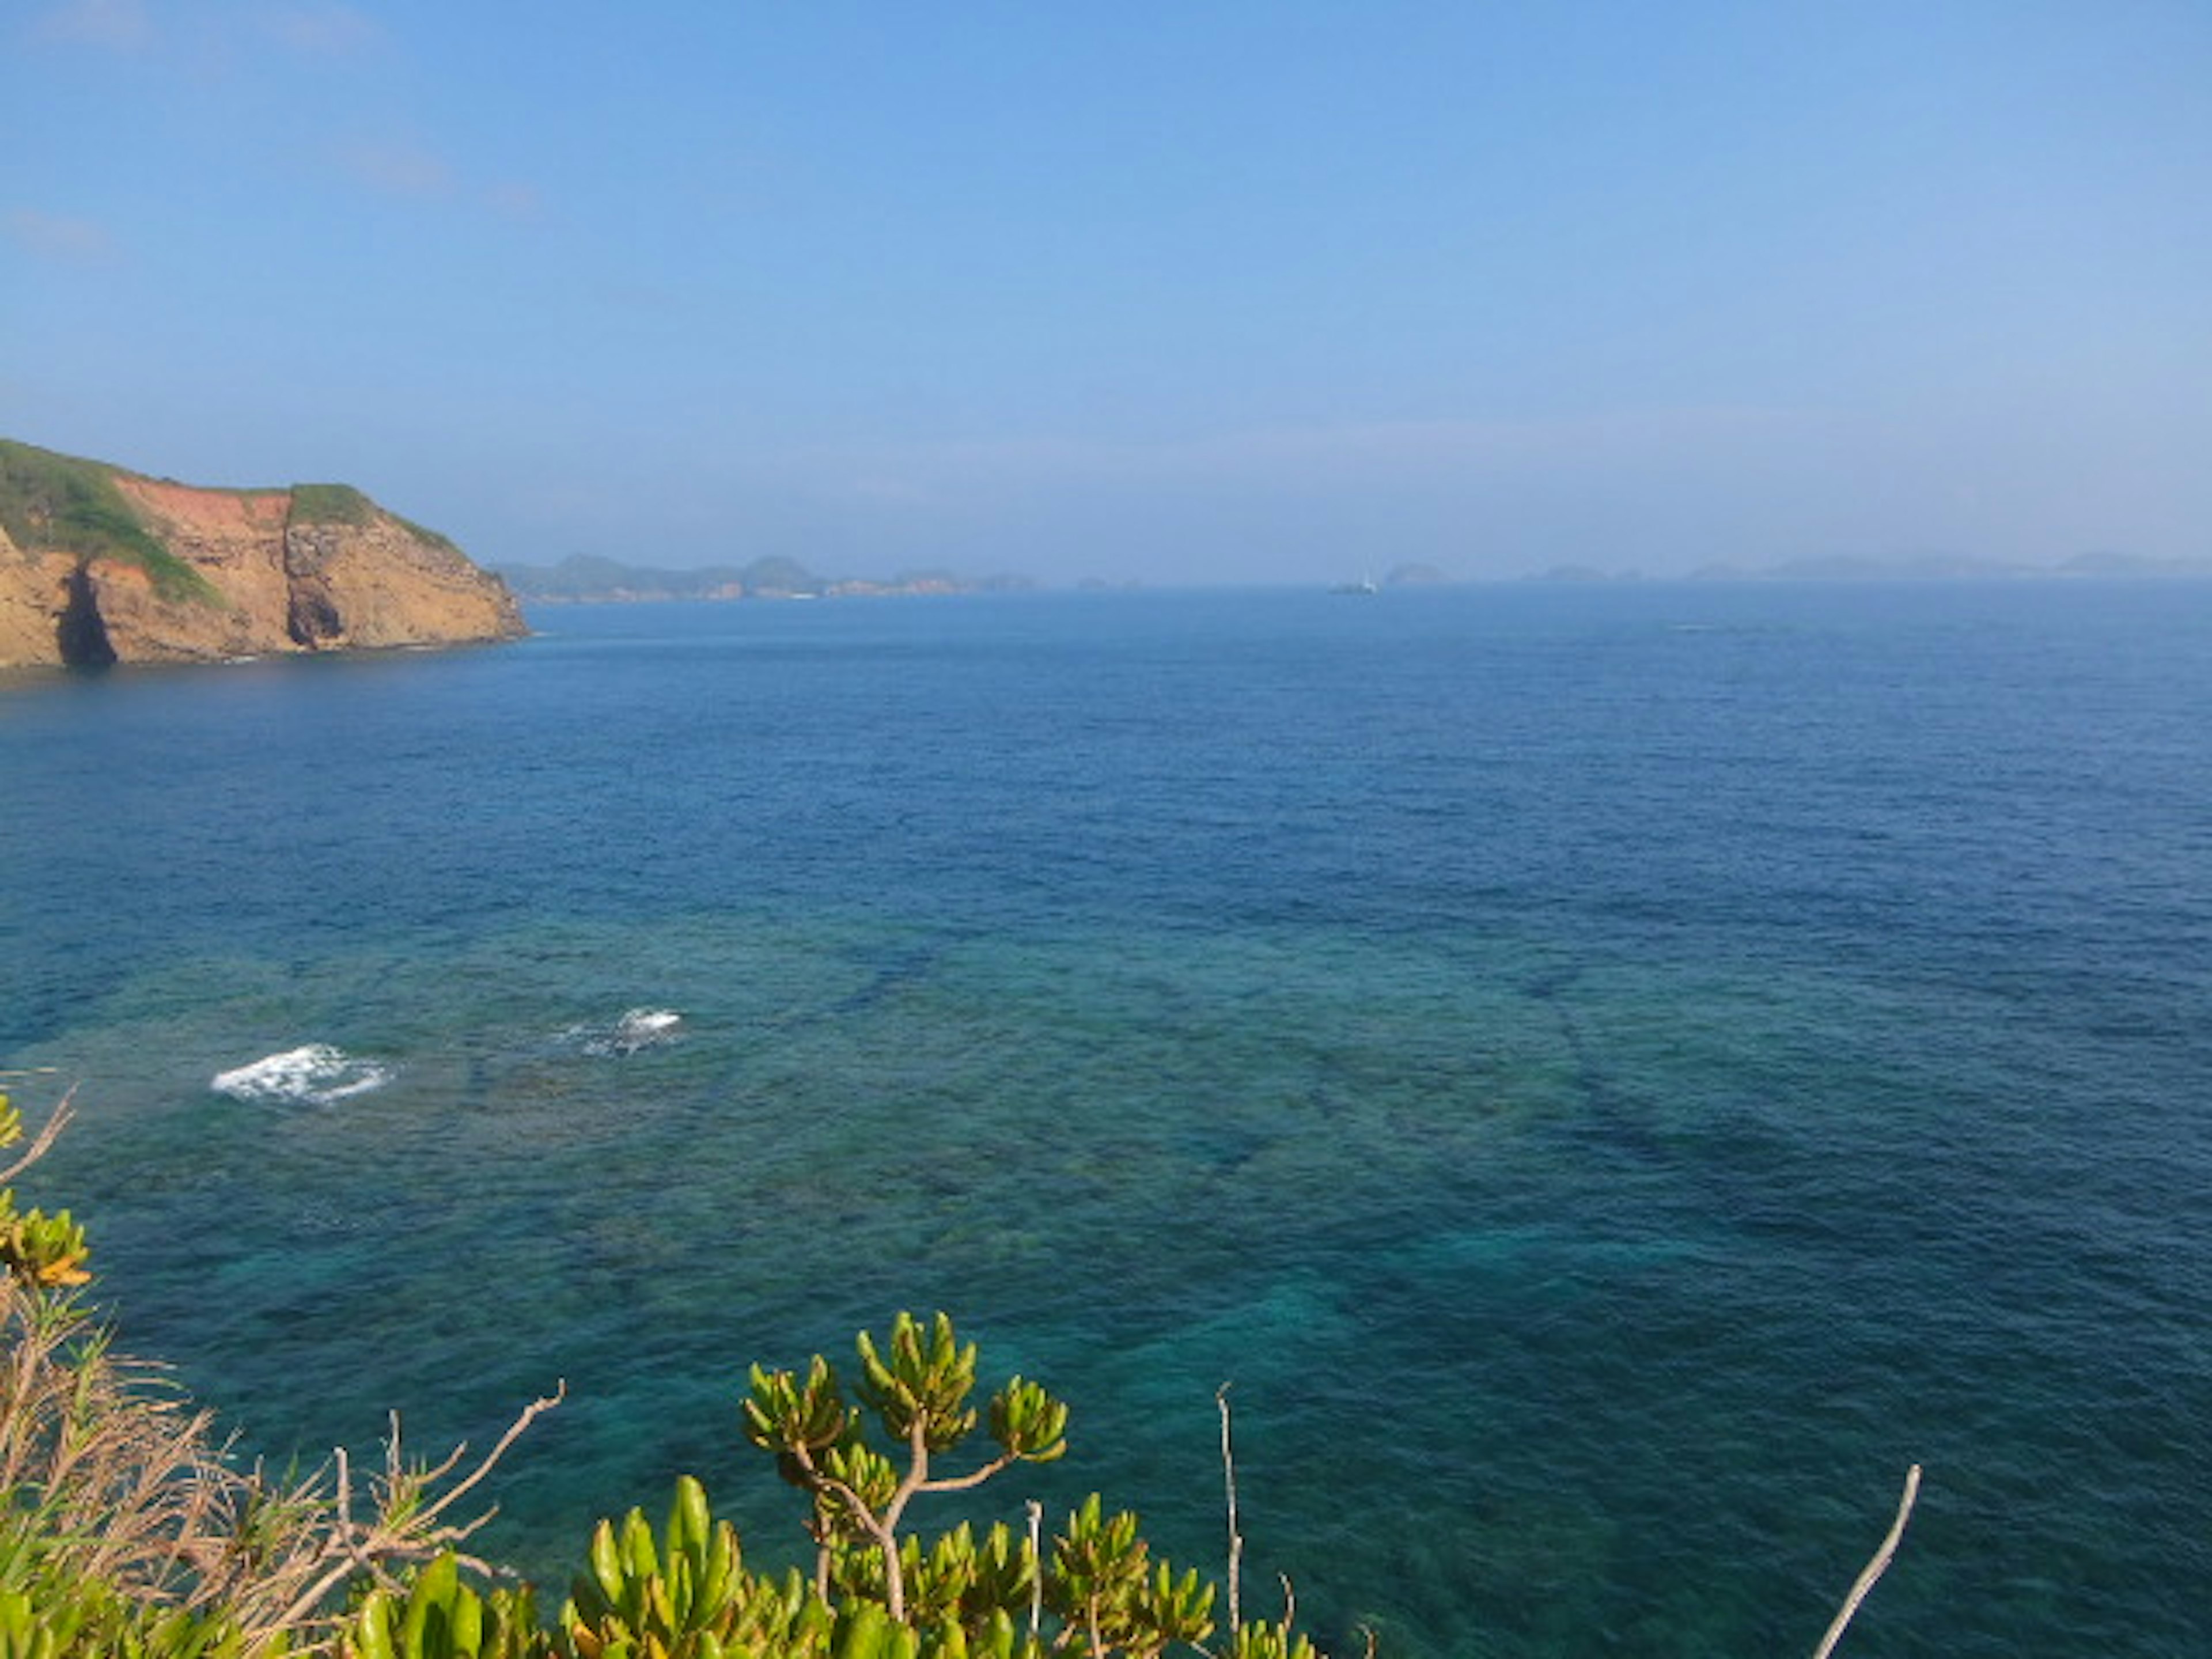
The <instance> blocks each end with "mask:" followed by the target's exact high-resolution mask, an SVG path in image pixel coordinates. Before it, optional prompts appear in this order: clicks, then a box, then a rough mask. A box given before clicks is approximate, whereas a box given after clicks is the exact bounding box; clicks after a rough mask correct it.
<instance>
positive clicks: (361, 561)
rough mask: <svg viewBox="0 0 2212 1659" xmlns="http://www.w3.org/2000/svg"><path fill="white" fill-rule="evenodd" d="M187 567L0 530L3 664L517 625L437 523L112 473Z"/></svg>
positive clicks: (502, 595)
mask: <svg viewBox="0 0 2212 1659" xmlns="http://www.w3.org/2000/svg"><path fill="white" fill-rule="evenodd" d="M114 483H115V486H116V488H117V489H118V490H119V491H120V492H121V494H122V495H123V497H124V500H125V502H126V503H127V504H128V506H129V507H130V508H131V512H132V513H133V514H134V515H135V516H136V517H137V520H138V521H139V523H140V524H141V525H142V526H143V528H144V529H145V530H146V531H147V532H149V534H150V535H151V536H152V537H153V538H154V539H155V541H156V542H158V543H160V544H161V546H162V547H163V548H164V549H166V550H167V552H168V553H169V554H170V555H171V556H173V557H174V558H175V559H177V560H179V561H180V562H181V563H182V565H183V566H184V567H185V568H187V569H188V570H189V572H190V573H191V576H196V577H197V581H193V580H191V579H190V577H189V576H185V575H183V574H182V573H179V572H176V571H173V572H171V573H170V574H169V577H168V578H167V580H163V581H157V580H155V577H154V576H153V575H151V574H149V572H148V571H147V569H146V568H143V566H141V565H139V564H137V563H135V562H131V561H130V560H127V559H123V558H118V557H110V556H81V555H76V554H72V553H68V552H64V551H58V550H51V549H40V548H37V547H19V546H17V545H16V544H14V543H13V542H10V541H9V539H8V538H7V537H6V535H5V533H4V532H0V666H21V665H40V664H67V663H101V662H185V661H203V660H216V659H223V658H230V657H243V656H262V655H267V654H270V653H284V652H307V651H334V650H349V649H368V648H377V647H398V646H432V645H459V644H466V643H475V642H481V641H495V640H507V639H513V638H516V637H518V636H519V635H522V634H524V633H525V632H526V631H527V629H526V627H525V625H524V623H523V620H522V614H521V611H520V608H519V607H518V606H517V605H516V604H515V601H514V597H513V594H511V593H510V592H508V591H507V585H506V584H505V583H504V582H502V581H501V580H499V578H498V577H496V576H494V575H491V574H489V573H487V572H485V571H483V570H482V569H480V568H477V566H476V565H475V564H472V563H471V562H470V561H469V560H468V559H467V558H466V557H465V556H463V555H462V554H461V553H460V551H459V550H458V549H456V548H455V547H453V544H451V543H449V542H447V541H445V540H444V539H443V538H439V537H435V536H432V535H430V534H428V532H422V531H419V530H417V529H416V528H415V527H414V526H410V525H408V524H406V523H404V521H402V520H398V519H397V518H394V517H393V516H392V514H390V513H386V512H385V511H383V510H382V509H381V508H380V507H376V506H375V505H374V503H372V502H369V501H367V499H366V498H365V497H363V498H356V499H357V500H358V501H359V504H360V511H359V512H358V513H355V514H349V521H347V522H343V523H331V522H301V515H300V514H299V513H298V512H297V511H296V510H295V509H296V506H297V503H296V502H295V498H294V495H293V492H292V491H290V490H286V489H264V490H223V489H194V488H192V487H191V486H189V485H185V484H178V483H166V482H158V481H156V480H154V479H150V478H140V477H134V476H132V475H131V474H128V473H121V472H118V473H117V474H115V475H114Z"/></svg>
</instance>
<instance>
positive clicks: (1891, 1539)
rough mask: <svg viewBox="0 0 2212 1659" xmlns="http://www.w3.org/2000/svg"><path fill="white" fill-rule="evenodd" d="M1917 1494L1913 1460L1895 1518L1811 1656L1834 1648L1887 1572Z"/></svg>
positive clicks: (1820, 1657)
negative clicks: (1869, 1594) (1855, 1614)
mask: <svg viewBox="0 0 2212 1659" xmlns="http://www.w3.org/2000/svg"><path fill="white" fill-rule="evenodd" d="M1919 1496H1920V1465H1919V1464H1917V1463H1915V1464H1914V1465H1913V1466H1912V1467H1911V1468H1909V1469H1907V1470H1906V1471H1905V1494H1904V1496H1903V1497H1902V1498H1899V1500H1898V1505H1897V1519H1896V1520H1894V1521H1893V1522H1890V1523H1889V1534H1888V1536H1887V1537H1886V1538H1884V1539H1883V1540H1882V1541H1881V1548H1879V1549H1877V1550H1876V1551H1875V1553H1874V1558H1873V1559H1871V1560H1869V1562H1868V1563H1867V1564H1866V1565H1865V1567H1864V1568H1863V1569H1862V1570H1861V1571H1860V1573H1859V1576H1858V1578H1857V1582H1855V1583H1853V1584H1852V1585H1851V1593H1850V1595H1846V1596H1845V1597H1844V1605H1843V1607H1841V1608H1840V1609H1838V1612H1837V1613H1836V1619H1835V1622H1834V1623H1833V1624H1832V1625H1830V1626H1828V1633H1827V1634H1826V1636H1824V1637H1822V1638H1820V1646H1819V1647H1818V1648H1816V1649H1814V1652H1813V1659H1828V1656H1829V1655H1830V1654H1832V1653H1833V1652H1834V1651H1835V1650H1836V1644H1837V1643H1838V1642H1839V1641H1841V1640H1842V1639H1843V1635H1844V1626H1846V1625H1848V1624H1850V1622H1851V1615H1852V1614H1854V1613H1857V1611H1858V1610H1859V1603H1860V1602H1862V1601H1865V1600H1866V1598H1867V1592H1868V1591H1869V1590H1870V1589H1873V1588H1874V1584H1875V1579H1877V1578H1879V1577H1881V1576H1882V1574H1883V1573H1884V1572H1886V1571H1888V1569H1889V1564H1890V1560H1891V1558H1893V1556H1895V1555H1896V1553H1897V1545H1898V1541H1899V1539H1901V1538H1903V1537H1904V1536H1905V1522H1906V1521H1907V1520H1908V1519H1910V1518H1911V1514H1912V1505H1913V1503H1914V1500H1915V1499H1917V1498H1918V1497H1919Z"/></svg>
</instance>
